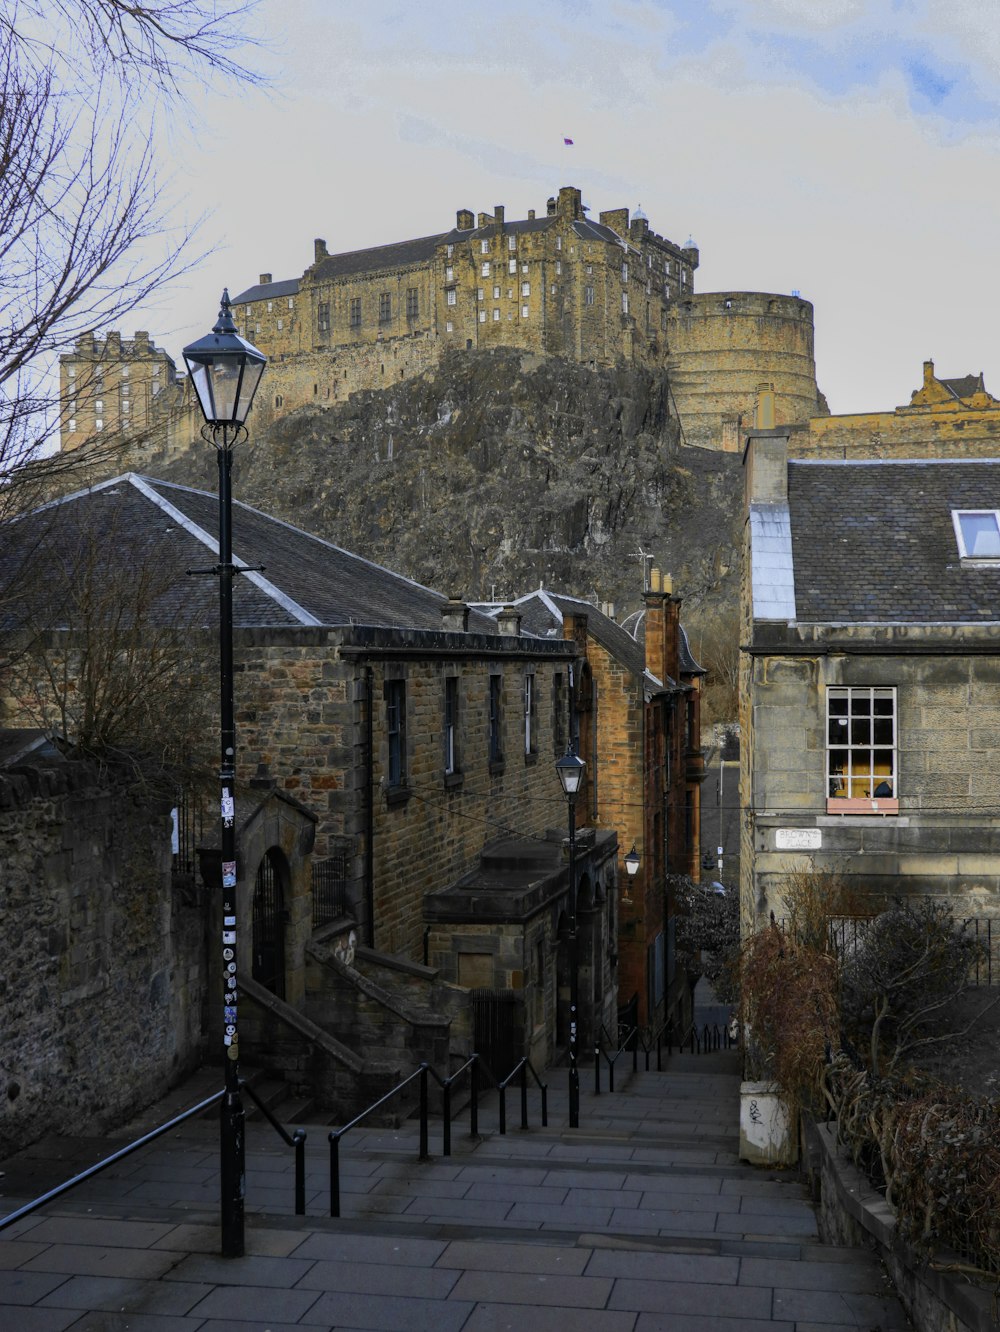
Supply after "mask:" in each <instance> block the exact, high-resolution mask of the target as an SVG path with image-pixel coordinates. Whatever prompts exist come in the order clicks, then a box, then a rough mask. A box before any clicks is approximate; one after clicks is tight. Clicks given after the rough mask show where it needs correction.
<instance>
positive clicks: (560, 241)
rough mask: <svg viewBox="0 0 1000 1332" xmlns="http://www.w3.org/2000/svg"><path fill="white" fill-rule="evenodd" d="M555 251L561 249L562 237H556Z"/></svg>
mask: <svg viewBox="0 0 1000 1332" xmlns="http://www.w3.org/2000/svg"><path fill="white" fill-rule="evenodd" d="M556 249H557V250H561V249H562V236H557V237H556Z"/></svg>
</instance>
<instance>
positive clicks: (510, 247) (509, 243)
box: [507, 235, 517, 250]
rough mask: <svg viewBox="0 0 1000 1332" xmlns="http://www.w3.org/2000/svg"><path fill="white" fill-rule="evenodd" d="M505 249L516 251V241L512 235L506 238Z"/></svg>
mask: <svg viewBox="0 0 1000 1332" xmlns="http://www.w3.org/2000/svg"><path fill="white" fill-rule="evenodd" d="M507 249H508V250H516V249H517V239H516V237H514V236H512V235H511V236H508V237H507Z"/></svg>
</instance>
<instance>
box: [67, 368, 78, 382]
mask: <svg viewBox="0 0 1000 1332" xmlns="http://www.w3.org/2000/svg"><path fill="white" fill-rule="evenodd" d="M66 373H67V374H68V375H69V377H70V379H76V366H75V365H69V366H67V367H66Z"/></svg>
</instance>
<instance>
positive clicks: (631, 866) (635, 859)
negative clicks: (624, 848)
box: [622, 842, 639, 902]
mask: <svg viewBox="0 0 1000 1332" xmlns="http://www.w3.org/2000/svg"><path fill="white" fill-rule="evenodd" d="M623 859H624V861H625V872H626V873H627V874H628V878H627V879H626V880H625V891H624V893H623V894H622V901H623V902H631V901H632V898H631V896H630V895H629V884H630V883H631V881H632V880H633V879H634V878H635V876H636V875H637V874H638V873H639V852H638V851H637V850H636V849H635V842H633V843H632V850H631V851H629V852H628V854H627V855H626V856H624V857H623Z"/></svg>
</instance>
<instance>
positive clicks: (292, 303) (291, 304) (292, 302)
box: [288, 296, 295, 310]
mask: <svg viewBox="0 0 1000 1332" xmlns="http://www.w3.org/2000/svg"><path fill="white" fill-rule="evenodd" d="M288 308H289V310H294V309H295V297H294V296H289V298H288Z"/></svg>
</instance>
